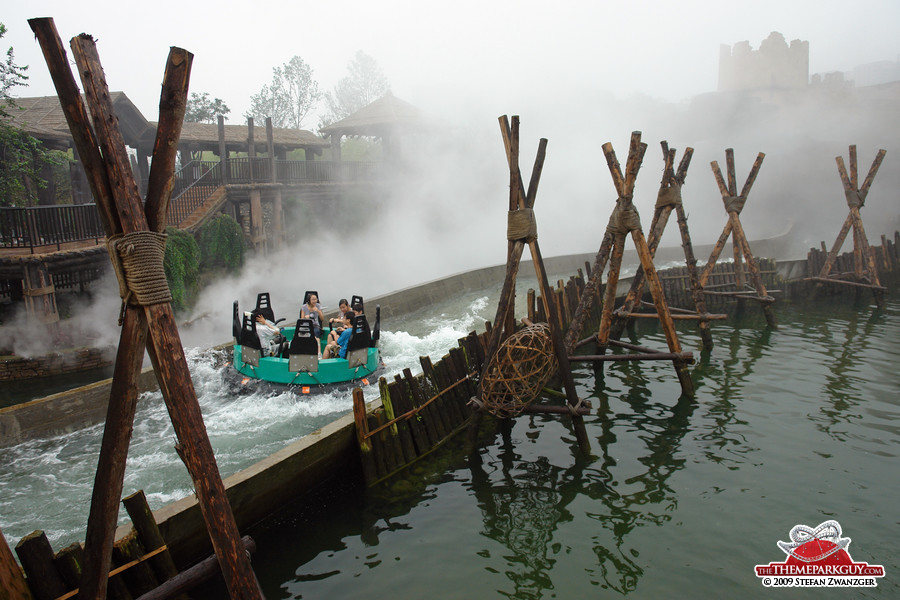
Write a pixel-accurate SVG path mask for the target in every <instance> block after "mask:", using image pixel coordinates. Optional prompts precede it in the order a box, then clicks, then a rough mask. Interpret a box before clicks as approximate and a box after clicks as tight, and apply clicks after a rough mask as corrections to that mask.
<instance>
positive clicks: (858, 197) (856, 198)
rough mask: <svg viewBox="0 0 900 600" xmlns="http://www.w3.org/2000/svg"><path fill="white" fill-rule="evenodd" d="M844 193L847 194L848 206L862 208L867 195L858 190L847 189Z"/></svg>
mask: <svg viewBox="0 0 900 600" xmlns="http://www.w3.org/2000/svg"><path fill="white" fill-rule="evenodd" d="M844 195H845V196H847V206H849V207H850V208H862V206H863V204H865V202H866V198H865V196H863V195H862V194H860V193H859V191H858V190H847V191H846V192H844Z"/></svg>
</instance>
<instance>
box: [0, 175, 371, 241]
mask: <svg viewBox="0 0 900 600" xmlns="http://www.w3.org/2000/svg"><path fill="white" fill-rule="evenodd" d="M382 166H383V165H382V164H381V163H375V162H344V161H324V160H322V161H312V160H277V161H275V175H276V177H275V182H276V183H282V184H286V185H292V184H302V183H328V182H354V181H371V180H373V179H375V178H377V177H378V175H379V174H380V173H381V170H382ZM225 167H226V170H225V177H224V178H223V172H222V163H221V162H218V161H191V162H189V163H187V164H186V165H184V166H183V167H182V168H181V169H179V170H178V171H177V172H176V173H175V181H174V182H173V186H172V197H171V200H170V201H169V210H168V214H167V217H168V221H169V224H170V225H173V226H175V227H177V226H178V225H179V224H180V223H181V222H183V221H184V220H185V219H186V218H187V217H188V216H190V215H191V214H192V213H193V212H194V211H195V210H196V209H197V208H198V207H200V206H201V205H202V204H203V202H204V201H206V199H207V198H209V197H210V195H212V193H213V192H214V191H215V190H216V189H217V188H218V187H219V186H221V185H222V184H224V183H227V184H249V183H268V182H272V171H271V162H270V161H269V159H268V158H229V159H228V160H226V161H225ZM105 235H106V234H105V232H104V231H103V226H102V224H101V223H100V217H99V215H98V214H97V206H96V205H95V204H75V205H55V206H34V207H27V208H0V248H23V249H24V248H31V249H33V248H35V247H41V246H48V245H53V244H56V245H59V244H62V243H66V242H77V241H82V240H89V239H96V238H102V237H104V236H105Z"/></svg>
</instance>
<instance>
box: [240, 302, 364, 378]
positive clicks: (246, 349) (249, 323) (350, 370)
mask: <svg viewBox="0 0 900 600" xmlns="http://www.w3.org/2000/svg"><path fill="white" fill-rule="evenodd" d="M307 293H309V292H307ZM313 293H315V292H313ZM353 299H354V302H359V303H360V304H362V298H361V297H359V296H354V297H353ZM257 314H261V315H263V317H265V318H266V319H267V320H269V321H271V322H272V323H276V324H278V323H279V322H281V321H283V320H284V319H279V320H278V321H276V320H275V316H274V312H273V311H272V308H271V304H270V303H269V294H268V292H263V293H261V294H259V295H258V296H257V299H256V308H255V309H254V310H253V311H250V312H245V313H243V315H242V314H241V312H240V310H239V308H238V303H237V301H235V302H234V323H233V325H232V329H233V334H234V339H235V344H234V360H233V363H232V365H233V367H234V369H235V370H236V371H237V372H239V373H241V374H243V375H244V376H245V377H246V378H251V379H259V380H262V381H268V382H271V383H277V384H284V385H291V386H302V387H303V388H312V387H313V386H316V387H320V386H335V385H339V384H347V383H352V382H357V381H362V380H365V379H366V378H367V377H370V376H372V374H373V373H375V372H376V371H377V370H378V369H379V368H380V367H381V366H382V363H381V357H380V355H379V352H378V338H379V321H380V309H379V308H376V309H375V325H374V327H373V328H372V329H370V328H369V323H368V320H367V319H366V316H365V314H361V315H357V316H356V317H354V319H353V323H352V326H351V327H352V334H351V336H350V340H349V342H348V343H347V347H346V355H345V357H344V358H325V359H323V358H321V356H322V353H323V352H324V350H325V345H326V341H327V340H328V334H329V333H330V332H331V328H330V327H323V328H322V331H321V339H316V337H315V335H313V322H312V320H310V319H297V321H296V323H295V324H294V325H293V326H289V327H280V328H279V330H280V336H278V338H277V339H276V341H275V346H274V348H269V347H266V346H264V345H263V344H262V343H261V342H260V336H259V334H258V333H257V331H256V315H257ZM364 383H368V381H364Z"/></svg>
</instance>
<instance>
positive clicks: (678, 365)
mask: <svg viewBox="0 0 900 600" xmlns="http://www.w3.org/2000/svg"><path fill="white" fill-rule="evenodd" d="M646 149H647V144H644V143H642V142H641V132H639V131H635V132H633V133H632V134H631V144H630V146H629V149H628V159H627V161H626V163H625V173H624V174H623V173H622V169H621V166H620V165H619V161H618V160H617V158H616V153H615V151H614V150H613V148H612V144H610V143H609V142H607V143H605V144H604V145H603V154H604V155H605V156H606V163H607V166H608V167H609V172H610V174H611V175H612V178H613V185H614V186H615V188H616V192H617V193H618V199H617V200H616V207H615V209H614V210H613V212H612V215H611V216H610V219H609V224H608V225H607V227H606V233H605V234H604V237H603V242H602V244H601V247H600V252H598V254H597V260H596V261H595V264H594V267H593V268H592V270H591V278H590V280H589V282H588V285H586V286H585V292H584V293H583V294H582V300H581V302H580V303H579V306H578V308H577V309H576V311H575V316H574V317H573V319H572V324H571V325H570V327H569V332H568V335H567V337H566V343H567V348H569V350H570V352H571V351H572V350H573V349H574V347H575V340H576V338H577V337H578V335H579V331H580V328H581V327H583V320H584V317H583V315H585V314H587V312H589V306H590V305H589V304H588V303H589V302H591V301H592V300H593V297H594V296H595V295H596V290H597V289H599V280H600V275H602V272H603V269H604V267H605V266H606V265H605V263H606V259H607V258H608V259H609V275H608V276H607V281H606V290H605V295H604V298H603V306H602V309H601V314H600V326H599V328H598V331H597V334H596V336H595V339H596V343H597V347H598V351H599V352H598V354H599V356H601V357H602V355H603V354H604V353H605V352H606V348H607V347H608V346H611V345H614V346H622V343H621V342H617V341H615V340H610V331H611V328H612V322H613V307H614V306H615V302H616V288H617V286H618V285H617V284H618V282H619V273H620V270H621V267H622V256H623V254H624V251H625V237H626V235H627V234H629V233H630V234H631V237H632V240H633V241H634V245H635V248H636V250H637V254H638V258H639V259H640V263H641V269H642V271H643V277H644V278H645V279H646V282H647V285H648V287H649V288H650V294H651V296H652V297H653V304H654V306H655V308H656V314H657V317H658V318H659V322H660V326H661V328H662V330H663V333H664V334H665V336H666V343H667V345H668V347H669V353H668V355H667V357H666V358H667V359H671V360H672V364H673V365H674V367H675V372H676V374H677V376H678V381H679V383H680V384H681V390H682V393H683V394H685V395H687V396H690V397H693V396H694V384H693V382H692V381H691V376H690V373H689V372H688V369H687V366H688V364H690V363H691V362H693V355H692V354H691V353H683V352H682V350H681V344H680V343H679V341H678V334H677V333H676V331H675V324H674V321H673V319H672V313H671V311H670V310H669V307H668V304H667V303H666V298H665V294H664V293H663V289H662V284H661V283H660V280H659V276H658V274H657V273H656V267H655V266H654V265H653V256H652V253H651V251H650V248H649V246H648V244H647V240H646V238H645V237H644V233H643V231H642V229H641V222H640V215H639V214H638V211H637V209H636V208H635V207H634V204H633V202H632V196H633V193H634V185H635V181H636V180H637V173H638V171H639V170H640V168H641V163H642V162H643V159H644V153H645V152H646ZM666 155H667V160H668V155H669V153H668V152H667V153H666ZM673 160H674V155H673ZM686 170H687V163H684V171H685V172H686ZM589 286H597V287H596V288H594V290H593V291H594V293H593V294H591V293H588V289H589ZM643 350H647V349H643ZM643 350H642V351H641V353H640V354H638V355H635V357H634V358H633V360H645V359H647V360H654V359H657V360H658V359H659V357H658V356H656V355H657V354H659V353H658V352H657V351H648V352H644V351H643ZM596 362H597V364H600V365H602V364H603V362H604V361H603V359H598V360H597V361H596Z"/></svg>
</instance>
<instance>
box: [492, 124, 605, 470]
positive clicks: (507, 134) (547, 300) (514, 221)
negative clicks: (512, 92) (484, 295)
mask: <svg viewBox="0 0 900 600" xmlns="http://www.w3.org/2000/svg"><path fill="white" fill-rule="evenodd" d="M499 121H500V132H501V134H502V136H503V145H504V147H505V148H506V158H507V162H508V164H509V181H510V186H509V193H510V200H509V206H510V212H509V224H508V228H507V241H508V243H509V244H510V248H509V254H508V257H507V264H506V278H505V280H504V282H503V288H502V290H501V292H500V301H499V303H498V306H497V314H496V317H495V318H494V324H493V329H492V331H491V339H490V344H489V345H488V349H487V352H486V353H485V355H486V358H485V367H484V369H485V371H486V370H487V369H488V368H489V364H490V361H491V358H492V357H493V356H494V355H495V354H496V353H497V350H498V349H499V348H500V342H501V339H500V338H501V335H500V334H501V330H502V329H503V324H504V322H505V321H506V319H508V317H509V315H510V313H511V312H512V311H513V309H514V293H515V282H516V275H517V274H518V270H519V263H520V261H521V258H522V252H523V250H524V249H525V245H526V244H528V247H529V249H530V250H531V259H532V262H533V263H534V269H535V274H536V275H537V279H538V284H539V286H540V288H541V299H542V301H543V305H544V313H545V314H546V315H547V323H548V325H549V328H550V337H551V340H552V343H553V349H554V353H555V355H556V359H557V361H558V363H559V374H560V377H561V378H562V380H563V386H564V387H565V390H566V401H567V403H568V407H569V410H570V413H571V415H572V424H573V427H574V429H575V436H576V438H577V439H578V445H579V447H580V448H581V451H582V452H583V453H584V454H585V455H587V454H589V453H590V441H589V439H588V437H587V430H586V429H585V427H584V418H583V417H582V416H581V415H580V414H579V413H578V409H579V408H580V406H581V401H580V400H579V399H578V394H577V391H576V389H575V382H574V380H573V379H572V372H571V369H570V368H569V359H568V353H567V352H566V349H565V347H564V346H563V339H562V332H561V325H560V323H559V322H558V321H557V317H556V315H557V312H556V311H555V310H553V307H552V306H551V302H552V300H551V298H552V290H551V288H550V284H549V283H548V280H547V272H546V270H545V269H544V260H543V257H542V256H541V250H540V246H539V245H538V242H537V222H536V220H535V218H534V212H533V207H534V201H535V198H536V196H537V188H538V184H539V183H540V178H541V172H542V170H543V167H544V157H545V156H546V152H547V140H546V139H541V140H540V142H539V144H538V152H537V157H536V158H535V162H534V167H533V169H532V171H531V180H530V181H529V184H528V192H527V193H526V192H525V187H524V184H523V182H522V176H521V173H520V171H519V117H518V116H513V117H512V119H511V123H510V119H508V118H507V117H506V116H505V115H504V116H502V117H500V118H499ZM523 224H527V226H524V227H523ZM484 375H485V373H484V372H482V378H481V379H482V381H483V380H484ZM481 394H482V386H479V390H478V396H479V398H481ZM475 426H477V424H476V425H475Z"/></svg>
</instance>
